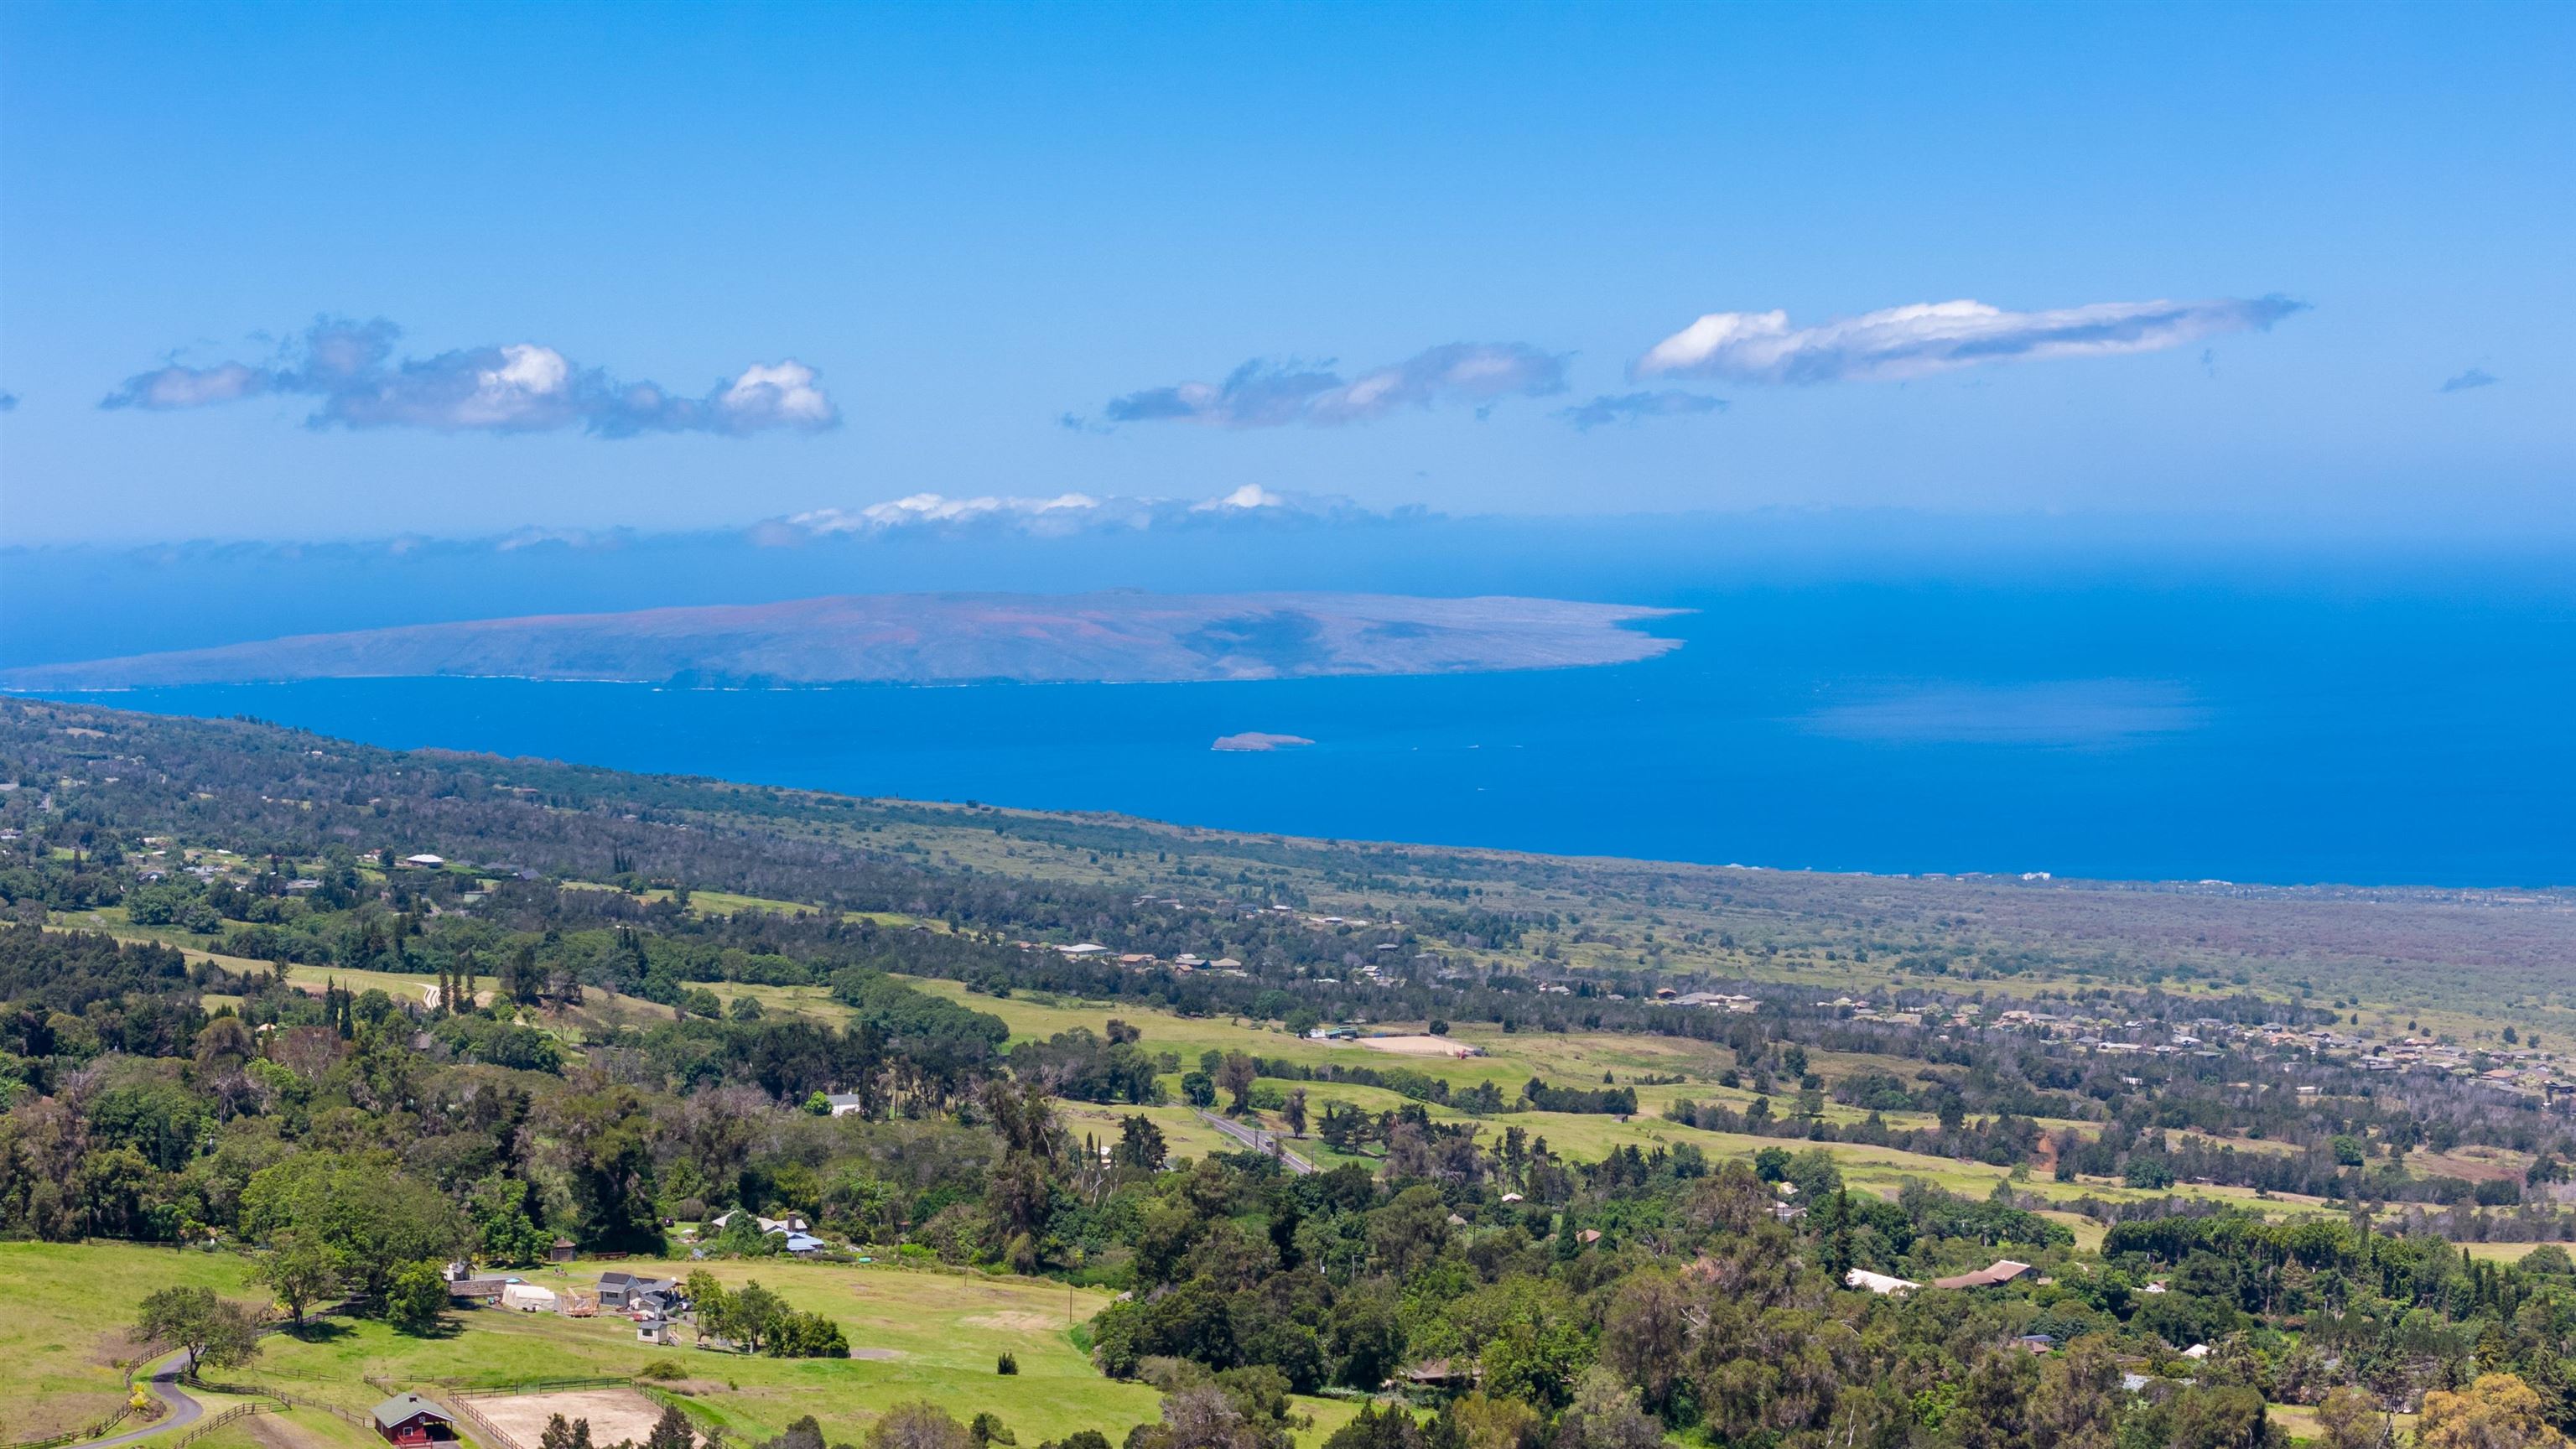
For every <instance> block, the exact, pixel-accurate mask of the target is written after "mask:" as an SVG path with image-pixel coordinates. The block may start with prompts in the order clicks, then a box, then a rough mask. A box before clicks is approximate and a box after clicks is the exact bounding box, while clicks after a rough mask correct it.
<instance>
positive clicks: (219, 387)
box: [99, 317, 841, 438]
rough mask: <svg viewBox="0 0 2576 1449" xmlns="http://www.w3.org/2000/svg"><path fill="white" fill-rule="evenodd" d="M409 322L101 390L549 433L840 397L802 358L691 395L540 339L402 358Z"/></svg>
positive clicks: (344, 326)
mask: <svg viewBox="0 0 2576 1449" xmlns="http://www.w3.org/2000/svg"><path fill="white" fill-rule="evenodd" d="M401 336H402V329H401V328H399V327H397V326H395V325H394V324H393V323H391V322H388V321H386V320H384V319H383V318H377V319H376V320H374V321H371V322H354V321H349V320H347V319H343V318H330V317H326V318H323V319H322V320H320V321H317V322H315V323H314V324H313V325H312V326H311V327H309V328H306V329H305V330H304V331H303V332H301V333H299V334H297V335H296V336H295V337H294V338H292V339H290V340H289V341H288V342H287V343H286V344H285V345H283V346H282V347H280V348H279V349H278V351H277V355H276V356H275V357H273V358H271V359H270V360H268V361H266V362H244V361H239V360H227V361H223V362H217V363H213V364H211V365H208V366H203V367H194V366H189V365H186V364H183V363H178V362H171V363H168V364H165V365H164V366H161V367H157V368H154V369H152V370H150V371H148V372H139V373H136V374H134V375H133V376H131V377H129V378H127V379H126V380H125V381H124V382H123V383H121V384H119V385H118V386H117V388H116V389H115V390H114V391H113V392H110V393H109V394H108V395H107V396H106V397H105V398H103V399H101V400H100V403H99V406H101V407H103V408H110V409H120V408H133V409H138V410H141V411H145V412H175V411H182V410H186V409H191V408H202V407H214V406H217V405H220V404H224V403H233V402H242V401H245V400H248V399H251V398H258V397H272V396H279V397H309V398H313V399H315V400H316V402H315V407H314V411H313V413H312V414H311V415H310V416H309V417H307V418H306V419H305V424H306V426H308V427H312V428H333V427H340V428H353V429H374V428H419V429H425V430H428V431H432V432H444V433H468V432H479V433H542V432H557V431H563V430H567V429H578V430H580V431H582V432H585V433H588V434H590V435H592V436H594V437H602V438H631V437H636V436H639V435H642V434H645V433H714V434H719V435H723V436H731V437H741V436H745V435H748V434H751V433H760V432H771V431H787V432H806V433H811V432H820V431H822V430H824V429H828V428H832V427H835V426H837V425H838V424H839V423H840V420H841V417H840V411H839V409H838V408H836V407H835V406H834V405H833V403H832V400H831V399H830V398H829V397H828V396H826V395H825V394H824V392H823V390H822V389H821V387H819V386H818V385H817V383H818V380H819V378H820V374H819V373H818V372H817V371H816V370H815V369H813V368H811V367H808V366H806V365H805V364H804V363H801V362H798V361H796V360H794V359H792V358H789V359H785V360H782V361H779V362H775V363H755V364H753V365H751V366H749V367H746V368H743V369H742V370H741V371H739V372H737V373H736V374H734V375H733V376H732V377H731V378H729V379H725V380H721V381H719V382H717V383H716V384H715V385H714V386H713V387H712V388H711V389H709V390H708V391H707V392H706V393H705V394H704V395H703V396H696V397H692V396H687V395H683V394H681V393H677V392H674V391H672V390H671V389H668V388H665V387H663V386H662V385H661V384H659V383H654V382H644V381H635V382H625V381H620V380H619V379H617V378H616V377H614V376H612V375H611V374H610V373H609V372H608V371H607V370H605V369H603V368H597V367H584V366H581V365H579V364H577V363H575V362H573V361H572V360H571V359H570V358H568V357H566V356H565V355H564V354H563V353H561V352H559V351H557V350H555V349H554V348H551V347H545V346H540V345H538V344H536V343H532V342H514V343H504V344H498V345H493V346H484V347H467V348H459V349H455V350H452V351H448V352H441V353H437V354H434V355H432V356H428V357H405V358H396V357H395V355H394V344H395V342H396V341H397V340H399V339H400V337H401Z"/></svg>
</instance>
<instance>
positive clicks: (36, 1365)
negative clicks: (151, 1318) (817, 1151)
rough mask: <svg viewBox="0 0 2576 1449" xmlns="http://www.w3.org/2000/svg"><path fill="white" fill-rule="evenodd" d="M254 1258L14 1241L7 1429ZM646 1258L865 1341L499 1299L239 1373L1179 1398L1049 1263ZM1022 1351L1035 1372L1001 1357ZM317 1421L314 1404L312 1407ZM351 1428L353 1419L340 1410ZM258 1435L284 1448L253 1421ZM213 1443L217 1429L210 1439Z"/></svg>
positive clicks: (1037, 1405) (831, 1416)
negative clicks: (1131, 1365)
mask: <svg viewBox="0 0 2576 1449" xmlns="http://www.w3.org/2000/svg"><path fill="white" fill-rule="evenodd" d="M247 1266H248V1264H247V1260H245V1259H243V1258H240V1257H238V1256H235V1255H232V1254H229V1253H204V1252H194V1251H183V1250H175V1249H162V1248H149V1247H141V1246H137V1245H133V1244H124V1243H96V1242H93V1243H79V1244H68V1243H41V1244H39V1243H0V1282H6V1283H7V1284H8V1285H9V1288H8V1292H7V1294H6V1299H7V1302H8V1305H9V1310H10V1311H9V1312H7V1313H6V1314H0V1403H6V1404H7V1405H8V1406H9V1408H8V1410H7V1412H6V1415H5V1417H0V1432H5V1433H6V1435H7V1436H8V1437H9V1438H10V1439H19V1438H30V1437H36V1436H39V1435H43V1434H48V1433H52V1432H55V1431H56V1430H58V1429H61V1428H66V1427H71V1426H74V1425H77V1424H82V1423H86V1422H89V1421H90V1420H93V1419H95V1418H98V1417H99V1416H101V1415H103V1414H105V1413H107V1412H108V1411H110V1410H112V1409H113V1408H114V1407H115V1406H116V1404H117V1402H118V1401H119V1400H120V1398H121V1397H122V1395H121V1393H120V1392H119V1384H120V1380H119V1377H118V1370H117V1368H116V1366H115V1361H116V1360H118V1359H120V1358H124V1357H127V1356H130V1355H131V1353H132V1351H133V1350H132V1346H131V1345H129V1344H128V1343H127V1342H126V1340H125V1338H124V1335H123V1332H122V1328H123V1325H124V1324H125V1323H127V1322H128V1321H130V1320H131V1318H132V1317H133V1314H134V1309H135V1305H136V1304H137V1303H139V1302H140V1301H141V1300H142V1298H143V1297H144V1295H145V1294H147V1293H150V1292H151V1291H153V1290H154V1289H156V1288H160V1287H164V1286H168V1285H170V1284H173V1283H187V1284H204V1285H206V1286H208V1287H212V1288H214V1289H215V1290H216V1291H218V1292H219V1293H222V1294H224V1295H225V1296H227V1297H234V1298H241V1299H244V1300H261V1301H264V1300H265V1297H266V1295H265V1293H263V1292H262V1291H261V1290H259V1289H256V1288H253V1287H251V1286H249V1285H248V1284H247V1283H246V1282H245V1279H244V1273H245V1271H246V1269H247ZM603 1266H604V1265H601V1264H597V1263H588V1264H575V1265H573V1266H572V1268H571V1270H570V1271H569V1272H568V1273H567V1274H565V1275H563V1276H558V1275H557V1274H556V1273H555V1272H554V1271H552V1270H543V1271H535V1272H530V1273H529V1274H527V1275H526V1276H527V1277H528V1278H529V1279H530V1280H531V1281H534V1282H539V1283H544V1284H548V1285H550V1286H556V1287H589V1286H591V1285H593V1284H595V1282H596V1281H597V1277H598V1274H599V1272H600V1270H601V1268H602V1267H603ZM616 1266H618V1267H620V1268H624V1269H627V1270H629V1271H636V1272H657V1273H664V1274H670V1275H685V1274H686V1273H687V1272H689V1271H690V1270H691V1269H692V1268H694V1267H709V1268H711V1270H712V1271H713V1272H714V1273H715V1275H716V1276H717V1277H718V1278H720V1279H722V1280H724V1281H725V1282H726V1283H727V1284H728V1285H731V1286H739V1285H740V1284H742V1283H743V1282H745V1281H746V1280H749V1279H752V1278H757V1279H759V1280H760V1281H761V1283H762V1284H763V1285H764V1286H766V1287H769V1288H771V1289H773V1290H775V1291H776V1292H777V1293H779V1294H780V1296H782V1297H784V1298H785V1299H787V1300H788V1302H789V1303H791V1304H793V1305H794V1306H795V1307H797V1308H799V1309H803V1310H806V1311H809V1312H814V1313H821V1314H824V1315H826V1316H828V1317H830V1318H832V1319H833V1320H835V1321H836V1322H838V1323H839V1324H840V1325H841V1327H842V1331H843V1332H844V1333H845V1334H847V1335H848V1338H849V1341H850V1345H851V1347H852V1349H853V1351H854V1352H855V1353H857V1354H860V1355H864V1356H862V1357H853V1358H851V1359H846V1360H829V1361H826V1360H812V1359H801V1360H800V1359H774V1358H756V1357H749V1356H743V1355H737V1354H731V1353H713V1352H706V1351H699V1350H693V1349H691V1348H689V1347H686V1346H685V1345H684V1346H681V1347H674V1348H657V1347H654V1346H651V1345H648V1344H641V1343H638V1342H636V1341H635V1330H634V1326H633V1325H632V1324H630V1323H628V1322H627V1321H626V1320H624V1319H621V1318H615V1317H601V1318H595V1319H573V1318H564V1317H559V1316H556V1315H554V1314H522V1313H512V1312H506V1311H503V1310H501V1309H497V1308H486V1309H474V1310H468V1311H463V1312H459V1313H455V1314H451V1315H450V1317H449V1326H448V1329H447V1331H445V1332H443V1333H441V1334H437V1335H432V1336H428V1337H413V1336H409V1335H405V1334H400V1333H396V1332H394V1331H393V1330H391V1329H390V1328H388V1327H387V1326H386V1325H385V1324H384V1323H383V1322H382V1321H380V1320H375V1319H349V1318H329V1319H325V1320H323V1321H322V1322H321V1323H320V1324H319V1325H318V1326H317V1327H315V1328H314V1329H312V1330H309V1331H308V1332H306V1333H305V1334H303V1335H301V1336H293V1335H287V1334H274V1335H271V1336H270V1337H269V1338H267V1339H266V1340H265V1346H264V1348H263V1350H262V1352H261V1354H260V1356H259V1357H258V1358H257V1359H256V1360H254V1361H253V1362H252V1363H251V1364H249V1365H247V1366H245V1367H243V1368H240V1369H237V1370H230V1371H227V1373H226V1375H225V1377H227V1378H237V1379H240V1380H243V1381H247V1382H254V1383H261V1384H270V1385H275V1386H277V1387H280V1388H284V1389H287V1390H289V1391H291V1392H294V1393H297V1394H301V1395H305V1396H307V1397H311V1398H314V1399H319V1400H322V1401H324V1402H327V1403H334V1404H339V1405H341V1406H343V1407H345V1408H349V1409H353V1410H363V1409H365V1408H366V1407H368V1406H369V1405H372V1404H374V1403H375V1402H376V1401H377V1400H379V1399H381V1398H383V1397H384V1395H383V1393H382V1392H381V1391H379V1390H378V1389H376V1388H375V1387H373V1386H371V1385H370V1384H369V1383H368V1382H367V1378H368V1376H370V1375H373V1376H375V1377H377V1378H380V1379H389V1380H393V1381H396V1382H414V1381H418V1382H423V1383H426V1382H427V1381H430V1380H435V1379H448V1378H464V1379H477V1380H484V1379H489V1380H506V1379H512V1378H542V1377H566V1376H581V1375H590V1374H616V1375H631V1374H636V1373H639V1372H642V1371H643V1370H644V1369H645V1368H646V1367H647V1366H648V1365H651V1364H654V1363H656V1362H675V1363H677V1364H678V1365H679V1367H680V1369H681V1371H682V1375H683V1376H682V1377H681V1378H679V1379H677V1380H674V1381H672V1382H671V1384H670V1387H671V1388H672V1389H673V1390H674V1391H676V1392H678V1393H679V1395H680V1396H681V1397H682V1398H684V1399H685V1400H686V1401H687V1403H688V1405H689V1406H690V1407H691V1408H692V1409H694V1410H696V1411H698V1412H700V1413H701V1414H703V1415H704V1416H705V1418H706V1419H707V1420H708V1421H710V1422H713V1423H717V1424H721V1425H723V1426H724V1427H725V1428H726V1429H727V1430H729V1431H733V1432H734V1433H735V1437H736V1438H737V1439H740V1438H744V1437H762V1438H765V1437H768V1436H769V1435H772V1434H775V1433H777V1432H779V1431H780V1430H782V1429H784V1428H785V1427H786V1425H787V1422H788V1421H789V1420H791V1419H793V1418H795V1417H797V1416H798V1415H800V1414H813V1415H815V1416H816V1417H817V1418H818V1419H819V1420H820V1421H821V1422H822V1424H823V1428H824V1431H825V1433H826V1435H827V1436H828V1437H829V1438H830V1439H832V1440H835V1441H837V1440H844V1439H847V1440H855V1439H857V1438H858V1437H859V1434H860V1432H861V1431H862V1430H863V1428H864V1427H865V1425H866V1423H867V1421H868V1420H869V1418H870V1417H872V1416H873V1415H875V1414H876V1413H877V1412H879V1411H881V1410H883V1409H884V1408H886V1407H887V1406H888V1405H891V1404H895V1403H899V1402H903V1401H906V1400H910V1399H929V1400H931V1401H932V1402H934V1403H937V1404H940V1405H942V1406H943V1407H945V1408H947V1409H948V1410H949V1411H950V1412H952V1413H954V1414H956V1415H957V1416H958V1417H959V1418H960V1419H967V1418H972V1417H973V1416H974V1415H975V1414H976V1413H977V1412H979V1411H984V1410H996V1411H998V1412H999V1413H1001V1415H1002V1417H1003V1420H1004V1422H1005V1423H1007V1424H1008V1425H1009V1426H1010V1427H1011V1429H1012V1430H1013V1432H1014V1433H1016V1434H1018V1435H1019V1436H1020V1440H1021V1442H1022V1443H1023V1444H1035V1443H1036V1442H1038V1441H1039V1440H1041V1439H1052V1438H1061V1437H1063V1436H1065V1435H1067V1434H1070V1433H1072V1432H1074V1431H1076V1430H1079V1429H1103V1430H1106V1431H1108V1432H1109V1433H1110V1435H1111V1437H1112V1439H1113V1440H1114V1439H1116V1438H1118V1437H1120V1436H1121V1435H1123V1434H1124V1432H1125V1431H1126V1429H1127V1428H1128V1426H1130V1425H1132V1424H1137V1423H1141V1422H1144V1421H1145V1420H1148V1419H1151V1418H1153V1417H1154V1416H1155V1413H1156V1409H1157V1405H1158V1403H1159V1400H1160V1396H1159V1395H1157V1394H1156V1393H1155V1391H1154V1390H1152V1389H1151V1388H1148V1387H1146V1386H1144V1385H1142V1384H1137V1383H1120V1382H1116V1381H1114V1380H1110V1379H1107V1378H1103V1377H1101V1376H1100V1374H1098V1373H1097V1372H1096V1371H1094V1370H1093V1368H1092V1366H1091V1362H1090V1359H1089V1358H1088V1357H1087V1356H1086V1355H1085V1353H1084V1352H1083V1350H1082V1349H1081V1348H1079V1347H1078V1346H1076V1343H1075V1341H1074V1336H1073V1333H1072V1331H1071V1330H1072V1329H1073V1327H1074V1326H1076V1325H1078V1324H1081V1323H1084V1322H1086V1321H1088V1320H1089V1319H1090V1318H1091V1317H1092V1316H1093V1315H1094V1314H1096V1313H1098V1312H1099V1311H1100V1309H1101V1308H1102V1307H1103V1306H1104V1305H1105V1304H1106V1303H1107V1302H1108V1301H1109V1295H1108V1294H1107V1293H1106V1292H1104V1291H1101V1290H1098V1289H1088V1288H1072V1287H1067V1286H1065V1285H1063V1284H1060V1283H1050V1282H1046V1281H1044V1280H1040V1279H1021V1278H1009V1277H994V1276H988V1275H985V1274H980V1273H948V1272H938V1271H928V1270H921V1269H914V1268H898V1267H891V1266H855V1267H854V1266H847V1265H831V1264H819V1263H799V1262H794V1261H791V1260H771V1261H767V1262H763V1263H758V1264H742V1263H729V1262H728V1263H716V1264H712V1265H708V1264H691V1263H685V1262H669V1263H659V1264H653V1263H637V1262H623V1263H619V1264H617V1265H616ZM1004 1353H1009V1354H1011V1355H1013V1356H1014V1357H1015V1358H1016V1359H1017V1360H1018V1363H1019V1375H1018V1377H1017V1378H1016V1380H1014V1379H1006V1378H1002V1377H1000V1376H999V1375H997V1374H996V1373H995V1370H994V1365H995V1362H996V1360H997V1359H998V1358H999V1356H1000V1355H1002V1354H1004ZM1300 1409H1301V1412H1307V1413H1311V1414H1313V1415H1315V1417H1316V1421H1317V1422H1316V1427H1315V1428H1314V1429H1313V1430H1312V1431H1310V1432H1309V1433H1307V1434H1306V1435H1305V1436H1303V1438H1304V1442H1307V1443H1309V1444H1311V1443H1315V1442H1320V1438H1321V1436H1322V1435H1323V1434H1326V1433H1329V1432H1330V1430H1331V1429H1332V1428H1333V1427H1335V1426H1337V1425H1338V1424H1339V1423H1341V1422H1342V1420H1344V1419H1345V1418H1347V1417H1348V1416H1349V1414H1350V1413H1351V1412H1352V1411H1353V1410H1352V1407H1351V1406H1350V1405H1347V1404H1344V1403H1341V1402H1339V1401H1335V1400H1329V1399H1313V1400H1306V1401H1301V1405H1300ZM306 1420H311V1421H313V1422H311V1423H309V1424H307V1423H306V1422H304V1421H306ZM284 1422H285V1423H286V1424H287V1425H289V1426H291V1427H292V1428H293V1429H294V1430H295V1432H296V1433H297V1434H299V1435H301V1436H303V1439H304V1441H305V1442H309V1443H311V1444H312V1445H314V1446H315V1449H346V1446H344V1445H343V1442H342V1441H343V1440H344V1439H345V1438H346V1437H347V1436H346V1434H344V1433H335V1431H334V1429H332V1428H326V1427H324V1426H325V1425H326V1424H330V1423H332V1422H333V1421H329V1420H327V1419H326V1418H324V1417H323V1416H318V1415H301V1416H291V1417H290V1418H289V1419H288V1420H287V1421H284ZM341 1427H343V1428H344V1427H345V1426H341ZM234 1432H235V1433H236V1434H238V1435H239V1436H240V1439H241V1442H243V1443H253V1444H260V1445H263V1446H264V1449H285V1446H284V1445H282V1444H280V1443H276V1442H272V1441H271V1440H270V1439H267V1438H257V1437H253V1434H252V1431H249V1430H236V1431H234ZM202 1442H212V1441H211V1440H208V1441H201V1443H202Z"/></svg>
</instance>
